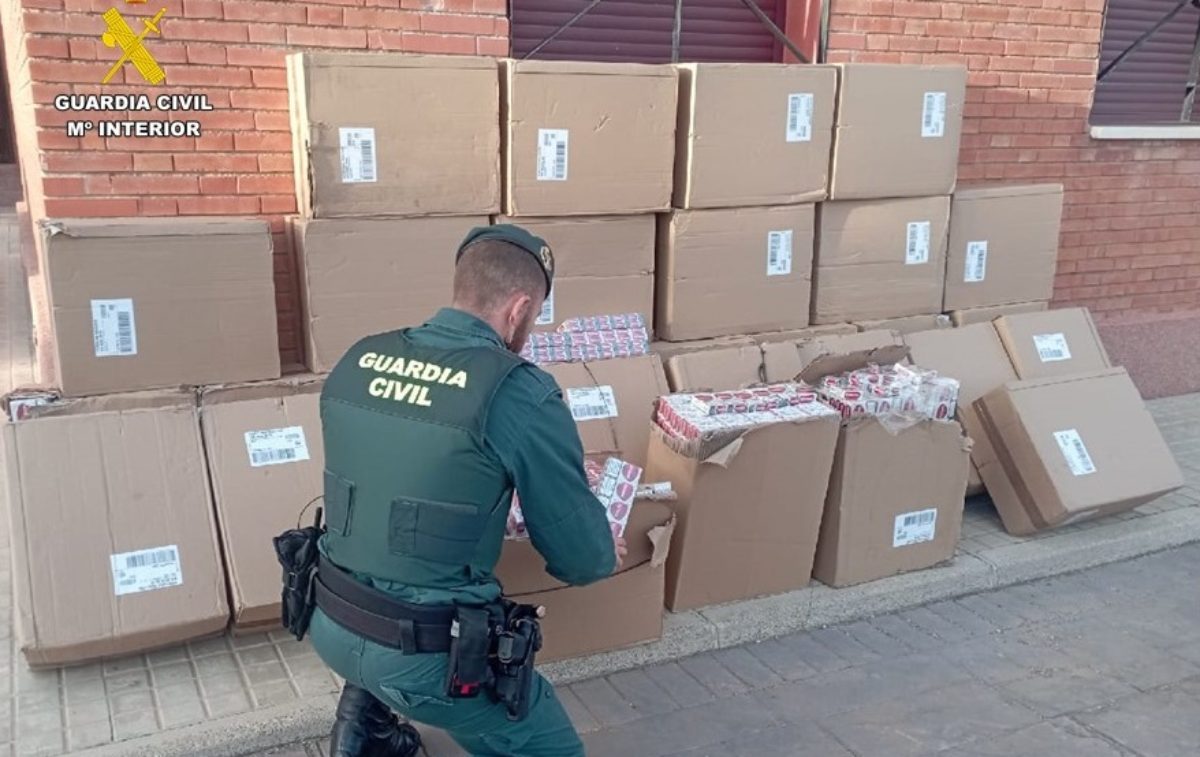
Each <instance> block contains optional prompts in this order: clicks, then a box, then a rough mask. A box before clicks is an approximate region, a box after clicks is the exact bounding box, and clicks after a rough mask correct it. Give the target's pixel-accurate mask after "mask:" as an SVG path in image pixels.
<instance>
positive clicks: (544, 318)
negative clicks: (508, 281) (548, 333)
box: [534, 289, 554, 326]
mask: <svg viewBox="0 0 1200 757" xmlns="http://www.w3.org/2000/svg"><path fill="white" fill-rule="evenodd" d="M534 323H536V324H537V325H538V326H549V325H550V324H552V323H554V290H553V289H551V290H550V294H548V295H546V299H545V300H543V301H542V312H540V313H538V317H537V320H536V321H534Z"/></svg>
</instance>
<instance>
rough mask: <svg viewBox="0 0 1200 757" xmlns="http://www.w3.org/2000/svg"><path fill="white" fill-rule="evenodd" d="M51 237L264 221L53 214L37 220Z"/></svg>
mask: <svg viewBox="0 0 1200 757" xmlns="http://www.w3.org/2000/svg"><path fill="white" fill-rule="evenodd" d="M39 224H40V225H41V228H42V230H43V232H44V233H45V234H46V235H47V236H50V237H56V236H60V235H62V236H67V237H72V238H75V239H104V238H124V237H187V236H193V235H197V234H200V235H204V236H208V237H220V236H241V235H245V234H265V233H266V232H267V230H268V225H267V222H266V221H263V220H259V219H256V218H236V217H231V218H203V217H201V218H196V217H191V216H182V217H179V218H173V219H171V223H163V221H162V219H160V218H121V219H110V218H55V219H43V220H41V221H40V222H39Z"/></svg>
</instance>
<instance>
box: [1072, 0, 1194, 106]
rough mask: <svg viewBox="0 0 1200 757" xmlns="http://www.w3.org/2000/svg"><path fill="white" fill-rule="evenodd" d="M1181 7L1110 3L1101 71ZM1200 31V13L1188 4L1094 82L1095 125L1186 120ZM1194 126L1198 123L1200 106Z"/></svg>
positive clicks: (1162, 0)
mask: <svg viewBox="0 0 1200 757" xmlns="http://www.w3.org/2000/svg"><path fill="white" fill-rule="evenodd" d="M1179 5H1180V0H1108V9H1107V11H1106V12H1105V20H1104V39H1103V42H1102V43H1101V48H1100V71H1101V72H1103V71H1104V69H1105V67H1107V66H1108V65H1109V64H1111V63H1112V62H1113V61H1114V60H1115V59H1116V58H1117V56H1119V55H1120V54H1121V53H1122V52H1123V51H1125V50H1127V49H1129V47H1130V45H1133V44H1134V43H1135V42H1136V41H1137V40H1138V38H1139V37H1141V36H1142V35H1143V34H1145V33H1146V32H1148V31H1150V29H1152V28H1153V27H1154V26H1155V24H1157V23H1159V22H1160V21H1162V20H1163V19H1164V18H1165V17H1166V16H1167V15H1168V14H1169V13H1171V12H1172V11H1174V10H1175V9H1176V8H1178V7H1179ZM1198 32H1200V8H1197V7H1196V6H1195V5H1193V4H1192V3H1191V0H1189V1H1188V2H1187V3H1186V4H1185V5H1184V7H1183V8H1182V10H1180V11H1179V12H1178V13H1177V14H1176V15H1175V16H1174V17H1173V18H1172V19H1171V20H1170V21H1168V22H1167V23H1165V24H1164V25H1163V26H1162V28H1160V29H1158V31H1156V32H1154V33H1153V34H1152V35H1151V36H1150V37H1149V38H1147V39H1146V41H1145V42H1143V43H1142V44H1141V46H1140V47H1138V48H1137V49H1136V50H1134V51H1133V52H1131V53H1130V54H1129V55H1128V56H1127V57H1126V58H1125V59H1124V60H1123V61H1121V62H1120V63H1118V64H1117V66H1116V67H1115V68H1113V69H1112V70H1111V71H1110V72H1109V73H1108V74H1107V75H1106V76H1105V77H1104V78H1103V79H1102V80H1100V81H1098V82H1097V83H1096V99H1095V103H1094V104H1093V105H1092V117H1091V122H1092V123H1093V124H1096V125H1121V124H1124V125H1136V126H1146V125H1153V124H1175V123H1179V122H1180V121H1181V120H1186V119H1183V118H1181V117H1182V116H1183V107H1184V99H1185V97H1186V96H1187V93H1188V79H1189V76H1190V74H1191V71H1192V61H1193V59H1194V57H1195V55H1196V38H1197V33H1198ZM1190 122H1191V123H1200V107H1195V108H1193V110H1192V113H1191V117H1190Z"/></svg>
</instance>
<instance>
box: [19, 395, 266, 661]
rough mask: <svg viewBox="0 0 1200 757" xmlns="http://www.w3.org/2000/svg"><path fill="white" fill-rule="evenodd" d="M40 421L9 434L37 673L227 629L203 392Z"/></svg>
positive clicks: (22, 622)
mask: <svg viewBox="0 0 1200 757" xmlns="http://www.w3.org/2000/svg"><path fill="white" fill-rule="evenodd" d="M38 411H39V414H38V415H37V416H36V417H33V418H31V419H29V420H24V421H20V422H17V423H6V424H5V425H4V430H3V444H4V459H5V466H6V471H7V474H6V485H7V491H8V501H9V503H10V512H9V517H10V522H11V526H12V535H13V539H12V543H13V574H14V578H15V579H16V580H15V582H14V585H15V589H16V594H15V597H14V614H15V618H16V619H15V625H16V627H17V636H18V646H19V647H20V649H21V651H22V653H23V654H24V655H25V659H26V660H27V661H28V663H29V664H30V665H32V666H41V665H61V664H66V663H75V662H83V661H86V660H93V659H98V658H102V657H109V656H113V655H122V654H129V653H132V652H141V651H145V650H148V649H152V648H155V647H161V646H166V645H169V644H175V643H179V642H183V641H187V640H189V639H193V638H197V637H201V636H205V635H208V634H213V633H218V632H219V631H221V630H222V629H224V628H225V626H226V624H227V623H228V622H229V606H228V604H227V603H226V599H225V576H224V572H223V570H222V567H221V553H220V548H219V547H218V544H217V532H216V523H215V522H214V519H213V510H212V501H211V499H210V492H209V486H208V476H207V474H206V472H205V469H204V452H203V450H202V447H201V440H200V426H199V423H198V422H197V419H196V408H195V398H194V395H192V394H190V393H188V394H185V393H145V394H142V395H114V396H107V397H96V398H89V399H85V400H78V401H74V402H67V403H64V404H62V405H55V406H47V407H44V408H38ZM64 463H69V464H64ZM263 549H264V550H267V551H269V546H267V545H264V547H263ZM277 575H278V574H276V576H277Z"/></svg>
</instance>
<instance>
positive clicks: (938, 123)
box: [921, 92, 946, 138]
mask: <svg viewBox="0 0 1200 757" xmlns="http://www.w3.org/2000/svg"><path fill="white" fill-rule="evenodd" d="M921 136H922V137H926V138H928V137H944V136H946V93H945V92H926V93H925V104H924V107H923V108H922V109H921Z"/></svg>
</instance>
